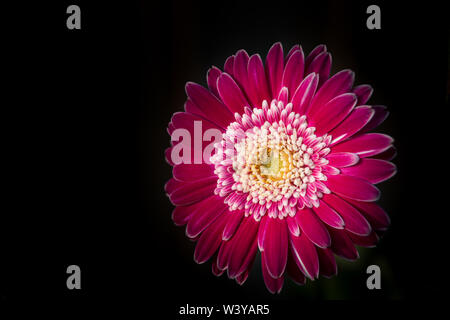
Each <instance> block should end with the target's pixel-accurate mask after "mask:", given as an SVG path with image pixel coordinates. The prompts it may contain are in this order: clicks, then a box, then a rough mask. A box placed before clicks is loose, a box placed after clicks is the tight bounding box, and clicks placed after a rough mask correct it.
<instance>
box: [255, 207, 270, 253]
mask: <svg viewBox="0 0 450 320" xmlns="http://www.w3.org/2000/svg"><path fill="white" fill-rule="evenodd" d="M268 221H269V218H268V217H267V215H265V216H263V217H262V218H261V220H260V221H259V228H258V237H257V241H258V248H259V250H260V251H263V250H264V237H265V235H266V230H267V229H266V225H267V222H268Z"/></svg>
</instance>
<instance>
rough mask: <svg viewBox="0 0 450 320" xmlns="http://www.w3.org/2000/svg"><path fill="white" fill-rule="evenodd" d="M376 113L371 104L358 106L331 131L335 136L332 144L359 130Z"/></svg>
mask: <svg viewBox="0 0 450 320" xmlns="http://www.w3.org/2000/svg"><path fill="white" fill-rule="evenodd" d="M374 114H375V111H373V109H372V108H371V107H369V106H360V107H356V108H355V109H354V110H353V111H352V113H350V115H349V116H348V117H347V118H346V119H345V120H344V121H342V122H341V123H340V124H339V125H338V126H337V127H336V128H334V129H333V130H332V131H331V132H330V135H331V136H332V137H333V140H332V141H331V146H332V145H335V144H336V143H338V142H340V141H344V140H345V139H348V138H350V137H351V136H353V135H354V134H355V133H357V132H359V131H360V130H361V129H362V128H363V127H364V126H365V125H366V124H367V123H368V122H369V121H370V119H371V118H372V117H373V115H374Z"/></svg>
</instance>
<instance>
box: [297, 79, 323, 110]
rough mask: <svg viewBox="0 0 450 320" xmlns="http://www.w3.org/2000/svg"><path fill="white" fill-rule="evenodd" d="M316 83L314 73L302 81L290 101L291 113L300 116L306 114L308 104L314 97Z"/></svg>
mask: <svg viewBox="0 0 450 320" xmlns="http://www.w3.org/2000/svg"><path fill="white" fill-rule="evenodd" d="M318 83H319V77H318V75H317V74H315V73H311V74H310V75H308V76H307V77H306V78H305V79H303V81H302V82H301V84H300V85H299V86H298V88H297V90H296V91H295V92H294V94H293V96H292V99H291V102H292V111H293V112H295V113H298V114H301V115H303V114H305V113H306V110H308V107H309V104H310V103H311V100H312V98H313V97H314V93H315V92H316V89H317V85H318ZM291 94H292V93H291Z"/></svg>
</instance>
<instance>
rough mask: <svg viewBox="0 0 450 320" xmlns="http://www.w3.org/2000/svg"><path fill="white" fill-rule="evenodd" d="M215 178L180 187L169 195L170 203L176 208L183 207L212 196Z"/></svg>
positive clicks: (215, 182)
mask: <svg viewBox="0 0 450 320" xmlns="http://www.w3.org/2000/svg"><path fill="white" fill-rule="evenodd" d="M216 186H217V177H209V178H206V179H202V180H197V181H195V182H192V183H188V182H183V183H182V185H181V186H180V187H179V188H177V189H175V190H174V191H173V192H172V193H170V194H169V198H170V201H171V202H172V203H173V204H174V205H176V206H185V205H188V204H191V203H194V202H197V201H200V200H202V199H205V198H206V197H208V196H210V195H212V194H214V189H215V188H216ZM222 202H223V201H222Z"/></svg>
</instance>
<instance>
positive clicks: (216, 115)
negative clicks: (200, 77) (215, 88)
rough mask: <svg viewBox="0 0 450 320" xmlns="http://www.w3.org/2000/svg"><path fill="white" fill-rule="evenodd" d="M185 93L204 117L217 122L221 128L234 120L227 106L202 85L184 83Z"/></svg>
mask: <svg viewBox="0 0 450 320" xmlns="http://www.w3.org/2000/svg"><path fill="white" fill-rule="evenodd" d="M219 79H220V78H219ZM186 94H187V95H188V97H189V98H190V99H191V100H192V102H193V103H194V104H195V105H196V106H197V107H198V108H199V109H200V110H201V111H202V113H203V114H204V115H205V116H206V119H208V120H211V121H213V122H214V123H217V124H218V125H220V126H221V127H222V128H226V127H227V126H228V124H230V123H231V122H233V121H234V117H233V114H232V113H230V111H229V110H228V109H227V107H226V106H225V105H224V104H223V103H222V102H221V101H219V99H217V98H216V97H215V96H214V95H213V94H212V93H211V92H209V91H208V90H207V89H205V88H203V87H202V86H200V85H198V84H196V83H193V82H188V83H187V84H186ZM186 111H187V110H186Z"/></svg>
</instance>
